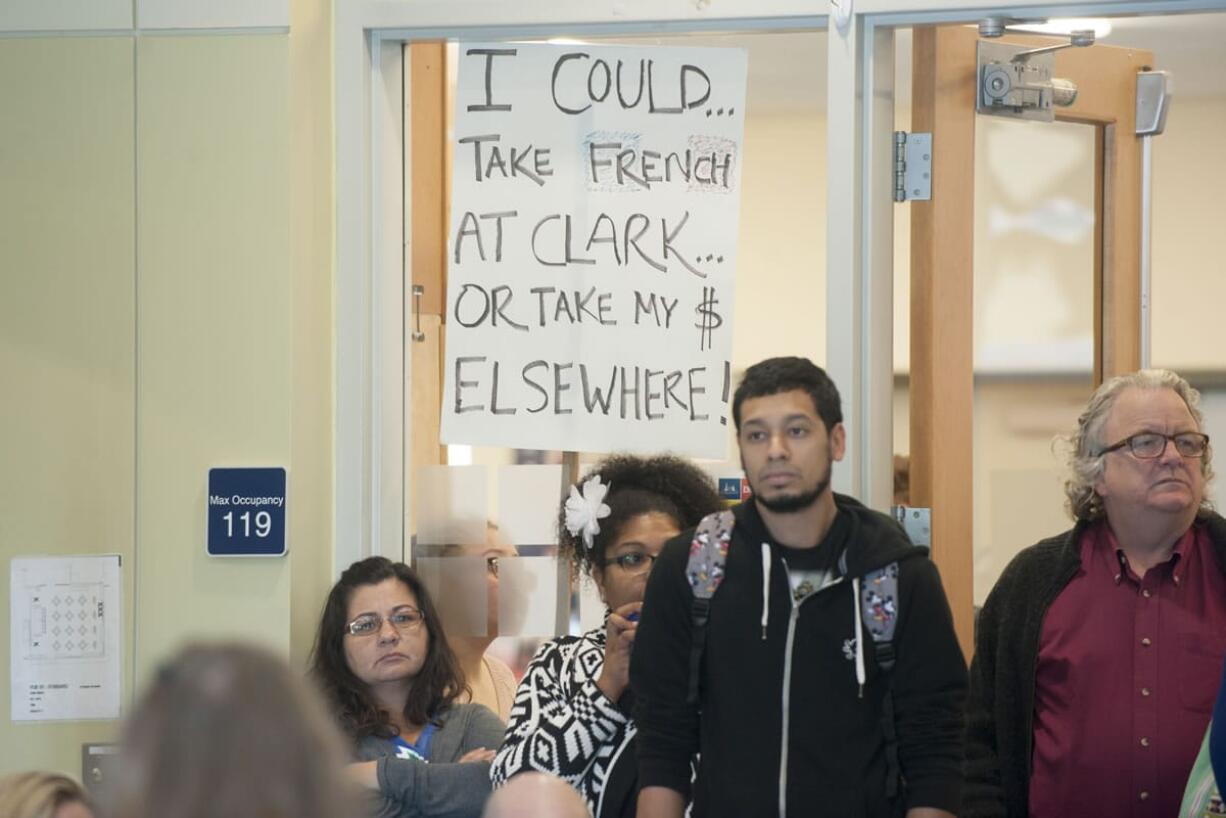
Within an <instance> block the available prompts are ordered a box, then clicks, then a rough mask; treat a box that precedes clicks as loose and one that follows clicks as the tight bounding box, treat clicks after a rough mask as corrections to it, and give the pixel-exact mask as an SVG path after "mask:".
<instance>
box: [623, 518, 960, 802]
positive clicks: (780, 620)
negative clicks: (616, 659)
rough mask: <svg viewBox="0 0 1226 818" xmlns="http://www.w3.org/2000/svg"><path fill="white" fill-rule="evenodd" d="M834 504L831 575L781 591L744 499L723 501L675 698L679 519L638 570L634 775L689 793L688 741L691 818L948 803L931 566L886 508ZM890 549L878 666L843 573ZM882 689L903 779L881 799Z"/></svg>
mask: <svg viewBox="0 0 1226 818" xmlns="http://www.w3.org/2000/svg"><path fill="white" fill-rule="evenodd" d="M835 503H836V505H837V507H838V510H839V514H840V515H846V519H845V521H842V522H840V524H839V525H837V526H835V527H834V528H833V529H832V532H834V531H835V530H836V529H837V530H840V531H841V532H842V533H843V534H844V535H845V540H844V542H845V550H843V552H842V556H841V557H840V558H839V560H838V564H839V569H840V570H839V571H838V573H839V574H840V576H836V577H835V578H834V579H833V580H832V581H831V582H830V583H828V584H826V585H825V586H823V587H822V588H821V589H820V590H818V591H816V592H815V593H812V594H810V595H809V596H807V597H805V598H804V599H803V601H800V602H797V603H794V602H793V598H792V590H791V587H790V585H789V582H788V577H787V568H786V564H785V562H784V558H783V547H782V546H780V545H779V544H778V543H776V542H775V541H774V540H773V539H772V538H771V536H770V533H769V532H768V531H767V529H766V526H765V524H764V523H763V521H762V518H761V516H760V515H759V514H758V511H757V507H756V506H755V504H754V502H753V501H752V500H750V501H747V502H745V503H742V504H741V505H739V506H737V507H736V509H735V514H736V527H735V529H734V533H733V538H732V543H731V545H730V547H729V549H728V558H727V563H726V576H725V578H724V580H723V583H722V584H721V585H720V587H719V590H718V591H716V593H715V596H714V597H713V599H712V601H711V613H710V621H709V624H708V626H707V636H706V647H705V650H704V652H703V662H702V671H701V674H700V682H701V686H700V694H699V702H698V705H697V706H696V707H695V706H692V705H687V704H686V692H687V683H688V679H689V657H690V644H691V640H690V635H691V630H692V624H691V605H692V600H693V594H692V592H691V590H690V586H689V582H688V580H687V579H686V576H685V569H686V563H687V560H688V557H689V547H690V542H691V539H692V536H693V532H692V531H687V532H684V533H683V534H682V535H681V536H680V537H677V538H676V539H674V540H672V541H671V542H670V543H669V544H668V545H667V546H666V547H665V548H664V550H663V551H662V552H661V554H660V558H659V559H658V560H657V563H656V566H655V568H654V570H653V571H652V573H651V578H650V579H649V581H648V584H647V594H646V599H645V600H644V603H643V613H642V621H641V622H640V624H639V627H638V632H637V635H636V637H635V646H634V656H633V660H632V661H631V665H630V679H631V685H632V687H633V689H634V693H635V696H636V698H637V710H636V720H637V723H638V738H637V742H638V756H639V779H640V780H639V784H640V786H642V787H650V786H663V787H669V788H670V789H673V790H676V791H678V792H680V793H682V794H683V795H686V796H689V795H690V789H691V785H690V778H691V773H690V760H691V758H692V756H693V755H694V754H695V753H700V759H699V765H698V776H697V779H696V781H695V783H694V786H693V790H694V791H693V795H692V797H693V805H694V810H693V815H694V816H695V818H716V817H717V816H721V817H722V816H729V818H732V817H733V816H735V818H759V816H763V817H764V816H771V815H778V816H781V818H790V817H791V816H797V817H798V816H802V815H803V816H831V818H836V817H837V818H857V816H865V818H868V817H869V816H872V817H873V818H875V817H876V816H882V817H883V818H884V817H885V816H901V815H903V814H904V812H905V810H906V809H908V808H910V807H920V806H923V807H937V808H940V809H945V810H948V811H950V812H953V813H955V814H956V813H957V812H958V809H959V806H960V798H961V790H962V772H961V764H962V758H963V750H962V729H963V717H962V708H963V701H964V699H965V695H966V664H965V661H964V659H963V657H962V653H961V650H960V649H959V647H958V642H957V638H956V636H955V635H954V629H953V618H952V616H951V615H950V612H949V605H948V603H947V602H946V600H945V594H944V591H943V590H942V588H941V582H940V578H939V577H938V576H937V571H936V567H935V566H934V565H933V564H932V562H931V561H930V560H928V559H926V558H925V555H926V550H925V549H923V548H917V547H915V546H913V545H911V543H910V542H909V541H908V540H907V537H906V535H905V534H904V533H903V531H902V529H901V528H900V527H899V526H898V525H897V523H895V522H894V521H893V520H892V519H890V518H889V517H886V516H885V515H883V514H879V513H877V512H875V511H872V510H870V509H867V508H865V507H864V506H863V505H861V504H860V503H858V502H857V501H855V500H854V499H852V498H850V497H845V496H842V495H837V494H836V495H835ZM824 545H838V544H835V543H830V544H824ZM892 562H897V563H898V567H899V581H898V595H899V599H898V600H897V603H898V619H897V627H896V630H895V634H894V641H893V644H894V649H895V652H896V657H897V660H896V664H895V666H894V669H893V671H892V672H890V673H887V672H885V671H884V670H882V669H881V668H880V667H879V666H878V664H877V657H876V652H875V650H874V648H873V642H872V637H871V635H869V634H868V632H867V630H865V629H864V628H863V627H861V628H860V633H859V635H858V636H859V641H858V642H857V641H856V640H855V639H853V636H855V635H856V629H857V621H856V611H857V608H858V606H859V601H858V600H857V598H856V596H855V594H854V590H853V586H854V585H855V583H854V582H853V580H857V579H858V578H861V577H863V576H864V575H865V574H866V573H868V572H870V571H873V570H875V569H878V568H882V567H885V566H886V565H888V564H890V563H892ZM764 580H765V582H764ZM764 620H765V622H764ZM789 644H790V645H791V649H790V650H789V648H788V646H789ZM861 646H862V648H863V649H862V651H860V648H861ZM858 652H859V653H860V657H861V660H862V662H863V666H862V667H863V671H862V674H858V673H857V653H858ZM785 675H786V676H787V680H786V681H787V684H785ZM858 675H862V676H863V682H862V683H861V680H860V679H859V678H858ZM888 687H892V691H893V700H894V710H895V719H894V723H895V725H896V729H897V735H898V758H899V766H900V768H901V773H902V776H903V779H904V783H903V786H902V787H901V790H900V795H899V797H897V798H895V799H888V798H887V797H886V771H887V764H886V741H885V736H884V732H883V726H882V725H883V722H882V702H883V698H884V696H885V693H886V691H887V688H888ZM785 730H786V734H787V740H786V741H785V740H784V739H783V737H784V733H785Z"/></svg>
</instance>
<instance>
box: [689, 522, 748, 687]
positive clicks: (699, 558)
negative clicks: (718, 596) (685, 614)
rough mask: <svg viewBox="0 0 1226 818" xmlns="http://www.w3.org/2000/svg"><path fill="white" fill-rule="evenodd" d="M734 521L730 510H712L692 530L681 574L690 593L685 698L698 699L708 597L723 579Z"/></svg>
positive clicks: (708, 608)
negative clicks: (688, 553)
mask: <svg viewBox="0 0 1226 818" xmlns="http://www.w3.org/2000/svg"><path fill="white" fill-rule="evenodd" d="M735 522H736V518H735V517H733V515H732V511H731V510H724V511H715V512H712V513H710V514H708V515H707V516H705V517H703V518H702V520H701V521H700V522H699V523H698V526H697V527H696V528H695V529H694V539H693V540H692V541H691V542H690V558H689V560H688V561H687V562H686V566H685V577H686V579H687V580H688V581H689V583H690V590H691V591H693V592H694V601H693V604H692V606H691V608H690V625H691V638H690V680H689V690H688V693H687V695H686V701H687V702H689V703H691V704H696V703H697V702H698V677H699V673H700V671H701V669H702V652H703V649H704V648H705V647H706V640H707V619H708V618H709V617H710V615H711V597H712V596H714V595H715V592H716V590H718V589H719V584H720V583H721V582H723V581H724V564H725V563H726V562H727V561H728V546H729V544H731V542H732V528H733V525H734V524H735Z"/></svg>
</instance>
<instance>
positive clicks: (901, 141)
mask: <svg viewBox="0 0 1226 818" xmlns="http://www.w3.org/2000/svg"><path fill="white" fill-rule="evenodd" d="M931 198H932V134H930V133H907V132H906V131H895V132H894V201H896V202H911V201H920V202H926V201H928V200H929V199H931Z"/></svg>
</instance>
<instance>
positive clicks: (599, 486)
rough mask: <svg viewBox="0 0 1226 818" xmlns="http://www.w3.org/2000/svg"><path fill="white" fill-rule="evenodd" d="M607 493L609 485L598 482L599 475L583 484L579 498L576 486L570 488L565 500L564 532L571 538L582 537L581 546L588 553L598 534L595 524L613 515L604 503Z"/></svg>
mask: <svg viewBox="0 0 1226 818" xmlns="http://www.w3.org/2000/svg"><path fill="white" fill-rule="evenodd" d="M608 493H609V485H606V484H604V483H602V482H601V481H600V475H599V474H597V475H595V476H594V477H589V478H588V479H587V480H585V481H584V483H583V494H582V496H580V494H579V488H578V487H577V486H571V487H570V496H569V497H567V498H566V507H565V508H566V530H567V531H569V532H570V533H571V536H572V537H577V536H579V535H580V534H582V535H583V545H584V546H585V547H586V548H587V550H588V551H591V550H592V543H593V542H594V540H595V538H596V535H597V534H599V533H600V523H599V522H597V521H598V520H601V519H603V518H605V517H608V516H609V515H610V514H612V513H613V509H611V508H609V507H608V506H607V505H606V504H605V502H604V498H605V495H606V494H608Z"/></svg>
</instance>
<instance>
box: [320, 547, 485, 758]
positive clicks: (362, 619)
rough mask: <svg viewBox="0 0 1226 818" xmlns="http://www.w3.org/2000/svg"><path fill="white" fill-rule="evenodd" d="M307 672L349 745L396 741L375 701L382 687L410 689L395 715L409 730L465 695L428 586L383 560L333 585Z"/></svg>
mask: <svg viewBox="0 0 1226 818" xmlns="http://www.w3.org/2000/svg"><path fill="white" fill-rule="evenodd" d="M372 625H373V626H374V629H373V630H370V627H371V626H372ZM311 673H312V675H313V676H314V677H315V679H316V681H317V682H318V683H319V685H320V687H321V689H322V690H323V691H324V694H325V697H326V698H327V699H328V700H329V704H330V705H331V706H332V708H333V711H334V712H335V713H336V715H337V717H338V718H339V720H340V723H341V726H342V727H343V728H344V729H345V731H346V732H347V733H348V734H349V735H350V737H351V738H354V739H358V738H361V737H363V736H367V735H377V736H382V737H384V738H388V737H391V736H392V735H394V734H395V728H393V727H392V725H391V722H390V719H389V714H388V713H386V712H384V711H383V710H381V709H380V708H379V706H378V705H377V703H376V702H377V699H376V697H375V696H374V695H373V693H374V690H375V688H377V687H379V686H382V685H404V686H405V687H407V688H408V700H407V702H406V704H405V711H404V713H403V714H399V715H400V716H401V717H402V718H403V720H404V721H405V722H407V723H410V724H425V723H426V722H427V721H429V720H430V719H431V718H433V717H434V716H435V715H436V714H437V713H438V711H439V710H441V709H442V708H443V707H446V706H447V705H449V704H451V703H452V702H453V701H454V700H455V698H456V696H458V695H459V694H460V693H461V692H462V691H463V690H464V681H463V677H462V675H461V673H460V670H459V666H458V664H457V663H456V659H455V654H453V653H452V651H451V647H450V646H449V645H448V644H447V637H446V635H445V634H444V633H443V628H442V625H441V623H440V620H439V616H438V612H437V610H436V609H435V607H434V603H433V602H432V601H431V599H430V593H429V591H427V590H426V586H425V584H424V583H423V582H422V581H421V579H420V578H419V577H418V576H417V574H416V572H414V571H413V569H412V568H409V566H407V565H405V564H404V563H401V562H392V561H391V560H388V559H385V558H384V557H369V558H367V559H364V560H360V561H358V562H355V563H354V564H353V565H351V566H349V567H348V568H347V569H345V573H343V574H341V578H340V580H339V581H338V582H337V583H336V585H335V586H333V588H332V591H331V592H330V593H329V594H328V599H327V601H326V602H325V603H324V610H323V615H322V616H321V617H320V622H319V630H318V631H317V633H316V635H315V647H314V650H313V651H312V654H311Z"/></svg>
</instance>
